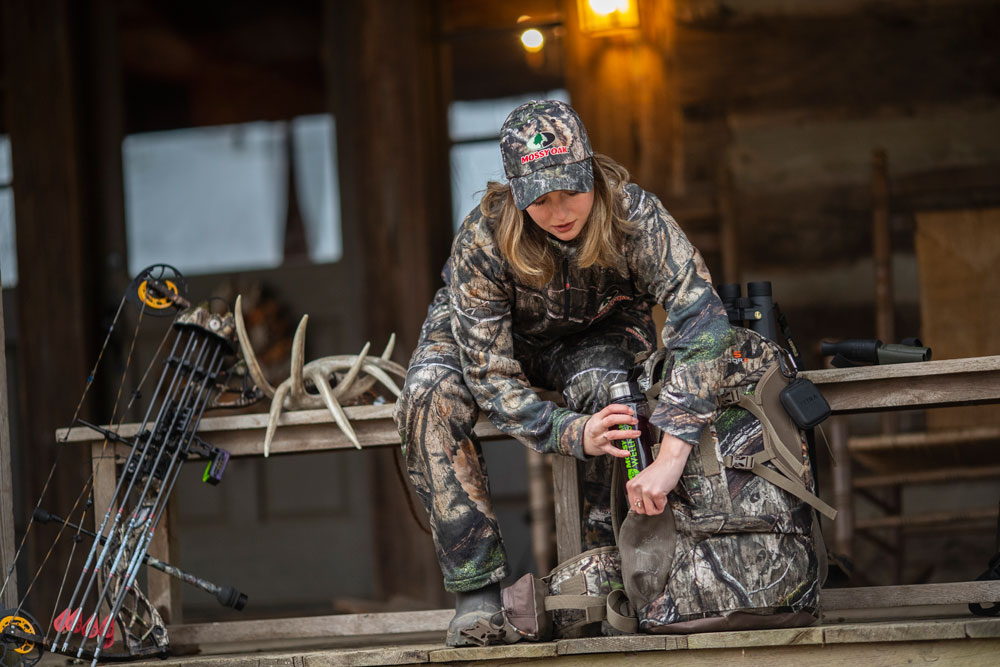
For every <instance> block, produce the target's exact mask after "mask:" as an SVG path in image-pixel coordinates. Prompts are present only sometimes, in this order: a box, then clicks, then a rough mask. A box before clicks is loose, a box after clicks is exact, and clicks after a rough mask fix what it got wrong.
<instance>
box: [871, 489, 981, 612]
mask: <svg viewBox="0 0 1000 667" xmlns="http://www.w3.org/2000/svg"><path fill="white" fill-rule="evenodd" d="M997 514H998V512H997V508H996V507H985V508H976V509H966V510H961V511H954V512H926V513H924V514H918V515H913V516H883V517H877V518H874V519H859V520H858V521H856V522H855V523H854V526H855V528H856V529H857V530H870V529H875V528H897V527H903V528H920V527H927V526H936V525H938V524H949V523H953V522H957V521H974V520H982V521H984V522H986V521H993V522H994V523H995V522H996V519H997ZM998 599H1000V598H998Z"/></svg>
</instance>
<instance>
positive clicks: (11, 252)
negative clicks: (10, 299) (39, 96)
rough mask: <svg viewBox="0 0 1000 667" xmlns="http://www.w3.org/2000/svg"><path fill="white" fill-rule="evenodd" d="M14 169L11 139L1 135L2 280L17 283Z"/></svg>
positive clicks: (0, 253) (0, 268) (6, 285)
mask: <svg viewBox="0 0 1000 667" xmlns="http://www.w3.org/2000/svg"><path fill="white" fill-rule="evenodd" d="M13 179H14V171H13V168H12V167H11V161H10V139H9V138H8V137H7V136H5V135H0V280H2V281H3V286H4V287H5V288H6V287H14V286H15V285H17V244H16V239H15V235H14V191H13V189H11V182H12V181H13Z"/></svg>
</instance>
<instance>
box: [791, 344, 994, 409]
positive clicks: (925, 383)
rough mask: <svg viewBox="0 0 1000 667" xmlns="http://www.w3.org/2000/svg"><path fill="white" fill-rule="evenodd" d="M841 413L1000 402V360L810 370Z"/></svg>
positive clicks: (949, 361) (832, 406)
mask: <svg viewBox="0 0 1000 667" xmlns="http://www.w3.org/2000/svg"><path fill="white" fill-rule="evenodd" d="M801 375H802V376H803V377H805V378H808V379H809V380H812V381H813V382H814V383H815V384H816V385H817V386H818V387H819V388H820V391H821V392H822V393H823V396H824V397H826V400H827V402H828V403H829V404H830V407H831V408H832V409H833V411H834V412H835V413H841V414H847V413H858V412H875V411H880V410H897V409H907V408H929V407H944V406H950V405H974V404H981V403H991V402H996V401H998V400H1000V356H990V357H974V358H971V359H945V360H941V361H925V362H920V363H914V364H892V365H887V366H862V367H857V368H831V369H825V370H818V371H804V372H803V373H801Z"/></svg>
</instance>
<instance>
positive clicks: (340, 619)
mask: <svg viewBox="0 0 1000 667" xmlns="http://www.w3.org/2000/svg"><path fill="white" fill-rule="evenodd" d="M454 614H455V610H454V609H434V610H429V611H410V612H390V613H381V614H341V615H336V616H309V617H303V618H285V619H266V620H259V621H233V622H228V623H196V624H191V625H173V626H170V627H169V628H168V629H169V631H170V641H171V643H172V644H174V645H176V646H198V645H204V644H214V643H233V642H250V641H254V640H255V639H260V638H265V637H266V638H268V639H288V638H294V639H309V638H313V637H343V636H364V635H383V634H406V633H413V632H437V631H441V632H444V630H445V629H446V628H447V627H448V621H450V620H451V617H452V616H453V615H454Z"/></svg>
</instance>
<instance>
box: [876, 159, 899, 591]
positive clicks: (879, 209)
mask: <svg viewBox="0 0 1000 667" xmlns="http://www.w3.org/2000/svg"><path fill="white" fill-rule="evenodd" d="M871 188H872V256H873V260H874V267H875V337H876V338H878V339H879V340H881V341H882V342H884V343H887V344H888V343H895V342H896V340H895V338H896V331H895V329H896V327H895V304H894V301H895V299H894V295H893V283H892V243H891V238H890V235H889V212H890V211H889V165H888V160H887V157H886V153H885V151H884V150H882V149H877V150H875V151H874V152H873V153H872V182H871ZM879 421H880V423H881V425H882V433H895V432H896V430H897V425H898V423H899V422H898V419H897V418H896V415H894V414H891V413H882V414H881V415H879ZM886 492H887V494H888V496H889V504H890V505H891V506H892V508H893V509H892V511H893V512H894V513H896V514H900V513H902V511H903V491H902V488H901V487H900V486H898V485H896V486H892V487H889V488H887V489H886ZM890 542H891V543H892V544H893V545H894V551H893V553H892V554H890V555H891V557H892V560H893V565H894V567H893V579H894V583H897V584H899V583H902V579H903V555H904V553H905V547H906V544H905V538H904V535H903V531H902V530H900V529H899V528H895V529H893V531H892V538H891V540H890Z"/></svg>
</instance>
